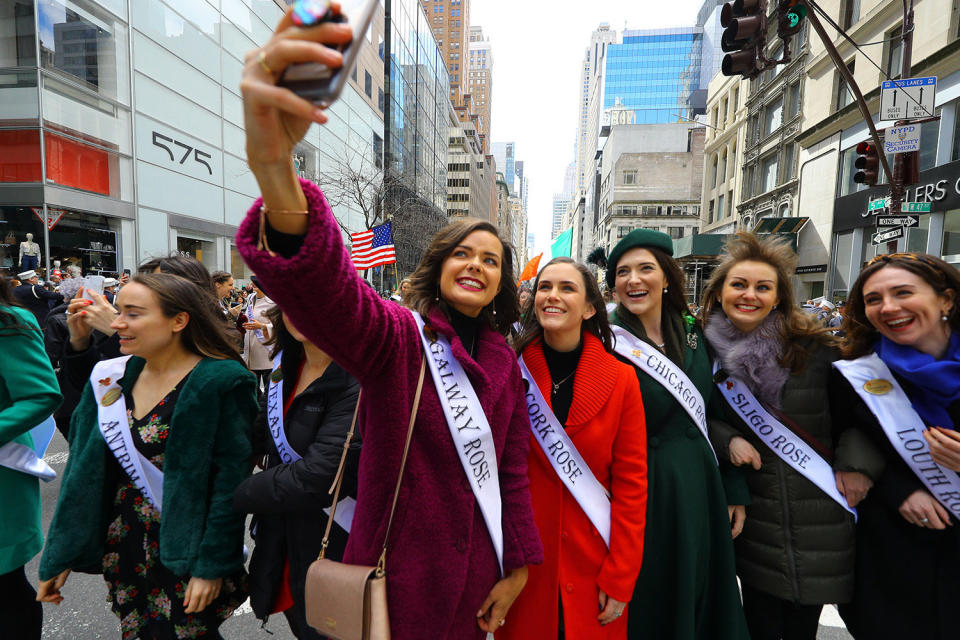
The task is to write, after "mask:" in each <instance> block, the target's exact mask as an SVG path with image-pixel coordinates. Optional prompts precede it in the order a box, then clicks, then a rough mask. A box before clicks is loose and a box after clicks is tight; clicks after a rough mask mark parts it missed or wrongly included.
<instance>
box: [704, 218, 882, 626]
mask: <svg viewBox="0 0 960 640" xmlns="http://www.w3.org/2000/svg"><path fill="white" fill-rule="evenodd" d="M795 265H796V254H795V253H794V251H793V248H792V247H791V246H790V245H789V244H788V243H786V242H784V241H782V240H780V239H777V238H774V237H767V238H764V239H763V240H760V239H758V238H757V236H755V235H753V234H751V233H739V234H737V235H736V236H735V238H734V239H732V240H731V241H730V242H729V243H728V245H727V249H726V254H725V256H724V257H723V260H722V261H721V262H720V265H719V266H717V268H716V269H715V270H714V272H713V274H712V275H711V277H710V280H709V281H708V282H707V285H706V287H705V289H704V294H703V321H704V324H705V334H706V336H707V340H709V342H710V346H711V347H713V349H715V350H716V354H717V367H718V369H719V370H718V374H717V376H716V377H715V380H717V381H718V382H719V384H718V385H717V387H718V389H719V392H720V394H721V395H722V396H723V397H724V400H725V409H726V412H727V415H728V420H727V422H724V423H721V422H718V423H717V428H716V430H715V438H714V442H715V444H716V446H717V450H718V453H721V454H722V455H724V457H729V459H730V460H731V462H733V464H735V465H740V466H742V467H743V468H744V469H745V472H746V478H747V483H748V485H749V487H750V498H751V502H750V504H749V505H748V506H747V519H746V523H745V525H744V529H743V533H742V534H741V535H740V537H739V538H737V541H736V552H737V574H738V575H739V577H740V580H741V583H742V590H743V608H744V612H745V613H746V616H747V623H748V625H749V629H750V637H751V638H752V640H779V639H780V638H783V639H784V640H792V639H795V640H814V639H815V638H816V636H817V628H818V626H819V620H820V611H821V609H822V608H823V605H824V604H826V603H841V602H847V601H849V599H850V597H851V596H852V593H853V580H854V572H853V559H854V516H853V512H852V508H853V507H855V506H856V505H857V504H858V503H859V502H860V500H862V499H863V497H864V496H865V495H866V492H867V490H869V488H870V486H871V484H872V482H871V478H873V477H875V476H876V474H877V473H879V469H880V468H881V467H882V460H880V458H879V455H878V454H877V453H876V452H875V449H874V448H873V447H871V446H870V444H869V442H868V441H867V440H866V438H865V436H863V435H862V434H861V433H860V432H859V431H857V430H855V429H849V430H847V431H846V432H845V433H844V434H843V436H842V437H841V438H839V439H838V440H835V439H834V436H833V433H832V425H833V417H834V412H835V411H837V402H836V399H835V398H834V399H832V398H831V397H830V396H831V391H832V390H833V389H834V385H831V384H829V382H830V372H831V364H832V362H833V361H834V360H835V359H836V357H837V354H836V351H835V350H834V349H833V348H832V344H833V338H832V336H830V335H829V333H827V329H825V328H824V327H822V326H821V325H820V324H819V323H817V322H816V321H815V320H814V319H813V318H812V317H811V316H810V315H809V314H807V313H805V312H804V311H802V310H801V309H800V308H799V307H797V306H796V305H795V304H794V302H793V300H794V297H793V287H792V285H791V284H790V277H791V276H792V275H793V270H794V267H795Z"/></svg>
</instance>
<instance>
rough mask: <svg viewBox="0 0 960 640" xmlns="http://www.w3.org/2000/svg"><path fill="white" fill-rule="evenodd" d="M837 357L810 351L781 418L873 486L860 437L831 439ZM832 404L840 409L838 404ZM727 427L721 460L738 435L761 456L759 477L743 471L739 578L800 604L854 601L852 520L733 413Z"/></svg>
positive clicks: (720, 436) (875, 469) (718, 433)
mask: <svg viewBox="0 0 960 640" xmlns="http://www.w3.org/2000/svg"><path fill="white" fill-rule="evenodd" d="M836 359H837V353H836V352H835V351H834V350H832V349H829V348H827V347H824V346H819V345H813V346H812V348H811V354H810V356H809V358H808V359H807V362H806V365H805V366H804V368H803V369H802V370H800V371H798V372H795V373H792V374H791V375H790V377H789V378H788V379H787V382H786V384H785V385H784V387H783V394H782V407H781V409H782V411H783V413H784V414H785V415H787V416H789V417H790V418H791V419H792V420H793V421H794V422H795V423H796V424H797V425H799V426H800V427H801V428H802V429H803V430H804V431H806V432H807V433H808V434H810V435H811V436H813V437H814V438H816V440H817V441H818V442H820V443H821V444H822V445H824V446H825V447H827V448H828V449H831V450H833V451H834V452H835V458H834V462H833V466H834V469H838V470H844V471H860V472H861V473H865V474H866V475H868V476H870V477H872V478H876V477H878V475H879V473H880V472H881V470H882V469H883V458H882V456H881V455H880V454H879V453H878V452H877V450H876V449H875V448H874V447H873V446H872V445H871V444H870V442H869V441H868V440H867V439H866V437H865V436H864V435H863V434H862V433H861V432H860V431H858V430H857V429H848V430H846V431H845V432H844V433H843V435H842V436H841V437H840V439H839V440H837V441H835V440H834V437H833V432H832V420H831V414H832V413H833V411H832V410H831V404H832V401H831V399H830V396H831V391H832V389H831V385H830V384H829V381H830V379H831V368H832V362H833V361H834V360H836ZM834 402H835V401H834ZM724 406H725V409H726V413H727V416H728V419H727V422H725V423H718V424H719V425H720V428H718V429H716V430H715V431H714V434H713V438H714V447H715V448H716V450H717V454H718V455H720V456H722V457H723V458H726V459H729V451H728V449H727V446H728V445H729V442H730V439H731V438H732V437H733V436H735V435H739V436H742V437H743V438H745V439H746V440H747V441H748V442H750V444H752V445H753V446H754V447H755V448H756V449H757V451H758V452H759V453H760V457H761V459H762V466H761V468H760V470H759V471H754V470H753V469H752V468H750V467H745V468H744V473H745V474H746V478H747V484H748V485H749V487H750V500H751V502H750V505H749V506H748V507H747V521H746V524H745V526H744V529H743V533H742V534H740V536H739V537H738V538H737V540H736V545H735V546H736V551H737V574H738V575H739V576H740V579H741V580H742V581H743V582H744V583H745V584H749V585H750V586H751V587H753V588H755V589H759V590H760V591H763V592H765V593H768V594H770V595H773V596H775V597H777V598H780V599H782V600H787V601H790V602H798V603H801V604H826V603H840V602H847V601H849V600H850V598H851V596H852V595H853V583H854V520H853V516H852V515H850V513H848V512H847V511H846V510H845V509H844V508H843V507H841V506H840V505H839V504H837V503H836V502H834V501H833V499H832V498H830V497H828V496H827V495H826V494H825V493H823V492H822V491H821V490H820V489H818V488H817V487H816V485H814V484H813V483H812V482H810V481H809V480H807V479H806V478H805V477H803V476H802V475H800V474H799V473H798V472H796V471H794V470H793V468H792V467H790V466H789V465H787V464H786V463H785V462H783V461H782V460H781V459H780V458H778V457H777V456H776V455H774V453H773V452H772V451H770V449H769V448H768V447H767V446H765V445H764V444H762V443H761V442H760V439H759V438H757V437H756V435H755V434H754V433H753V431H751V430H750V429H749V428H748V427H747V426H746V425H745V424H743V422H742V421H740V420H739V419H738V418H737V417H736V416H735V415H734V413H733V411H732V410H730V409H729V407H726V405H724Z"/></svg>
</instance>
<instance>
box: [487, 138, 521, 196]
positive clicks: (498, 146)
mask: <svg viewBox="0 0 960 640" xmlns="http://www.w3.org/2000/svg"><path fill="white" fill-rule="evenodd" d="M513 145H514V143H512V142H494V143H493V148H492V150H493V157H494V158H496V160H497V171H499V172H501V173H503V178H504V180H505V181H506V183H507V188H508V189H509V190H510V193H516V192H517V191H516V189H517V188H516V185H515V184H514V180H515V178H516V165H515V162H514V155H513Z"/></svg>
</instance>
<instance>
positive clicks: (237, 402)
mask: <svg viewBox="0 0 960 640" xmlns="http://www.w3.org/2000/svg"><path fill="white" fill-rule="evenodd" d="M117 306H118V308H119V310H120V315H118V316H117V317H116V319H115V320H114V321H113V324H112V328H113V329H114V330H115V331H116V332H117V335H118V336H119V339H120V349H121V352H122V353H123V354H124V357H121V358H115V359H112V360H106V361H103V362H100V363H98V364H97V365H96V366H95V367H94V370H93V373H92V374H91V380H90V384H88V385H87V387H86V388H85V389H84V392H83V398H82V399H81V401H80V404H79V406H78V407H77V410H76V411H75V412H74V414H73V420H72V422H71V425H70V460H69V462H68V464H67V468H66V471H65V472H64V476H63V480H62V482H61V485H60V496H59V499H58V501H57V509H56V512H55V513H54V516H53V522H52V524H51V525H50V532H49V534H48V540H47V546H46V548H45V549H44V552H43V558H42V560H41V562H40V578H41V580H42V582H41V584H40V589H39V595H38V598H39V599H40V600H41V601H42V602H53V603H57V604H59V603H60V602H61V601H63V599H64V596H63V595H62V594H61V589H62V588H63V585H64V583H65V582H66V580H67V577H68V576H69V575H70V572H71V571H72V570H80V571H85V572H102V573H103V576H104V579H105V580H106V581H107V586H108V591H109V597H110V601H111V602H112V604H113V611H114V613H116V614H117V616H118V617H119V618H120V628H121V632H122V634H123V637H124V638H140V637H144V638H146V637H162V638H173V637H177V638H218V637H219V634H218V632H217V629H218V627H219V626H220V624H221V623H222V622H223V621H224V620H225V619H227V618H228V617H229V616H230V615H231V613H232V612H233V610H234V609H235V608H236V607H237V606H239V605H240V604H241V603H242V602H243V600H244V599H245V598H246V574H245V572H244V569H243V516H242V515H240V514H237V513H234V511H233V506H232V500H233V492H234V490H235V489H236V487H237V485H239V484H240V482H241V481H242V480H243V479H244V478H245V477H246V476H247V474H248V473H249V468H250V466H249V465H250V440H249V431H250V424H251V422H252V421H253V418H254V416H255V415H256V411H257V407H256V402H255V399H254V379H253V375H252V374H250V373H249V372H248V371H246V369H245V368H244V367H243V365H242V364H241V362H240V357H239V354H238V353H237V351H236V349H235V348H234V346H233V344H232V342H231V341H230V340H229V338H228V337H227V336H226V334H225V329H224V325H223V321H222V319H221V318H220V317H219V315H218V312H217V311H216V310H215V309H214V307H213V305H211V304H210V300H209V294H208V293H206V292H205V291H203V290H202V289H201V288H200V287H198V286H197V285H195V284H193V283H192V282H190V281H188V280H186V279H184V278H180V277H178V276H171V275H166V274H150V275H147V274H139V275H137V276H135V277H134V278H133V279H132V280H131V281H130V283H129V284H127V285H126V286H125V287H123V289H122V290H121V291H120V293H119V295H118V296H117Z"/></svg>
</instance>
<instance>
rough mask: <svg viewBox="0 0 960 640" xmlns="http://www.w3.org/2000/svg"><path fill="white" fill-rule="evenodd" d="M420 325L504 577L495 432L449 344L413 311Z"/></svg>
mask: <svg viewBox="0 0 960 640" xmlns="http://www.w3.org/2000/svg"><path fill="white" fill-rule="evenodd" d="M412 313H413V318H414V320H416V322H417V328H418V329H419V333H420V339H421V340H422V342H423V350H424V353H425V354H426V355H425V357H426V358H427V365H428V367H429V369H430V376H431V377H432V378H433V384H434V386H435V387H436V388H437V396H438V397H439V398H440V406H441V407H443V415H444V416H445V417H446V419H447V426H448V427H449V428H450V436H451V437H452V438H453V444H454V447H456V450H457V455H458V456H459V457H460V464H461V465H462V466H463V472H464V473H465V474H466V475H467V480H468V481H469V482H470V489H471V490H472V491H473V495H474V496H475V497H476V499H477V504H479V505H480V513H482V514H483V519H484V522H485V523H486V525H487V531H488V532H489V533H490V540H491V541H492V542H493V548H494V550H495V551H496V553H497V562H498V563H499V565H500V575H503V527H502V524H501V522H502V509H503V505H502V504H501V500H500V475H499V472H498V470H497V450H496V449H495V448H494V445H493V431H491V430H490V423H489V422H487V416H486V415H484V413H483V407H482V406H481V405H480V399H479V398H478V397H477V392H476V391H474V389H473V385H471V384H470V380H469V378H467V374H466V372H465V371H464V370H463V366H461V364H460V363H459V362H457V359H456V358H455V357H454V356H453V352H452V350H451V349H450V342H449V341H448V340H447V339H446V338H445V337H443V336H442V335H440V334H436V338H435V339H433V340H431V339H430V338H428V337H427V334H426V332H425V331H424V321H423V317H422V316H421V315H420V314H419V313H417V312H416V311H414V312H412Z"/></svg>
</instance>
